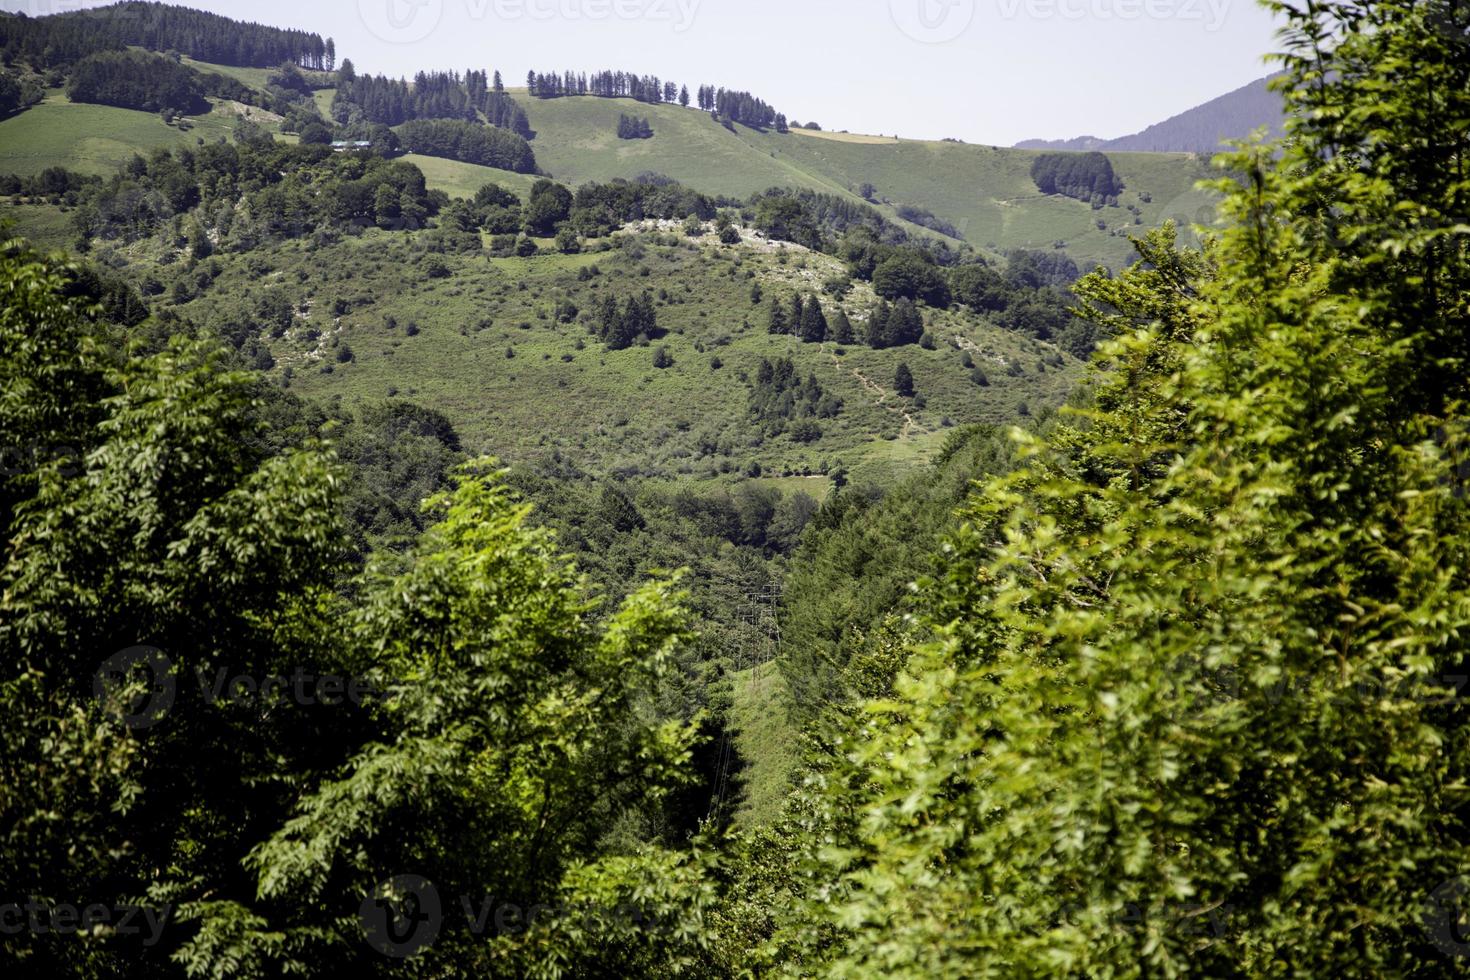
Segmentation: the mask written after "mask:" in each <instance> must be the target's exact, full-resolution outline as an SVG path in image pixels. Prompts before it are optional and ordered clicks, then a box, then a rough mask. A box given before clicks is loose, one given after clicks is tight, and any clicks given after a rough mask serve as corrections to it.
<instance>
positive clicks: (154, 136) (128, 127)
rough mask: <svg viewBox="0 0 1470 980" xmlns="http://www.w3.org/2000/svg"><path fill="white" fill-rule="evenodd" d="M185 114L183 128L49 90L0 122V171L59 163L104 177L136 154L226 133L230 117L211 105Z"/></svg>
mask: <svg viewBox="0 0 1470 980" xmlns="http://www.w3.org/2000/svg"><path fill="white" fill-rule="evenodd" d="M188 119H189V122H190V124H191V125H192V127H193V128H192V129H190V130H189V131H188V132H184V131H182V130H180V129H178V128H177V127H174V126H169V125H166V124H165V123H164V121H163V120H162V119H160V118H159V117H158V115H157V114H155V113H150V112H138V111H136V110H133V109H117V108H114V107H112V106H101V105H86V104H80V103H73V102H69V101H67V99H66V96H64V95H62V94H61V93H60V92H53V93H51V94H50V95H48V96H47V97H46V100H45V101H44V102H42V103H41V104H40V105H35V106H32V107H31V108H29V109H27V110H26V111H24V112H22V113H20V114H19V115H15V116H11V117H10V118H9V119H6V120H4V121H3V122H0V173H15V174H21V175H23V176H29V175H31V174H38V173H40V172H41V171H42V170H45V169H46V168H47V167H55V166H63V167H66V168H67V169H68V170H75V171H77V172H79V173H84V174H94V175H98V176H108V175H111V174H112V173H114V172H115V171H116V170H117V168H118V165H119V164H122V163H123V162H125V161H127V160H128V159H130V158H131V157H132V156H133V155H134V154H136V153H141V154H148V153H151V152H152V151H154V150H156V149H159V148H161V147H175V146H191V145H194V144H195V143H197V141H199V140H201V139H203V140H214V139H218V138H220V137H227V136H228V135H229V134H230V132H231V130H232V129H233V126H234V120H235V116H234V115H233V114H232V113H230V112H228V111H227V110H225V109H222V108H220V107H216V109H215V110H214V111H213V112H210V113H209V114H207V115H202V116H190V117H188Z"/></svg>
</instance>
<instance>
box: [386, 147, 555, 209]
mask: <svg viewBox="0 0 1470 980" xmlns="http://www.w3.org/2000/svg"><path fill="white" fill-rule="evenodd" d="M401 159H403V160H405V161H407V162H409V163H412V164H413V165H414V166H416V167H418V168H419V169H420V170H422V171H423V172H424V182H425V183H426V184H427V185H428V187H429V189H430V190H439V191H443V192H444V193H446V194H448V195H449V196H450V197H473V196H474V195H475V191H477V190H479V189H480V188H481V187H484V186H485V185H486V184H499V185H500V186H501V187H503V188H505V189H506V190H508V191H510V192H511V193H513V194H516V195H518V196H519V197H520V198H521V200H525V199H526V198H527V197H529V196H530V194H531V185H532V184H534V183H535V182H536V178H535V177H534V176H532V175H530V174H518V173H514V172H513V171H510V170H497V169H495V168H494V167H481V166H479V165H477V164H473V163H460V162H459V161H458V160H445V159H443V158H441V157H426V156H423V155H422V154H418V153H408V154H405V155H404V156H403V157H402V158H401Z"/></svg>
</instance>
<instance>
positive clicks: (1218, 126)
mask: <svg viewBox="0 0 1470 980" xmlns="http://www.w3.org/2000/svg"><path fill="white" fill-rule="evenodd" d="M1274 77H1275V76H1274V75H1268V76H1267V77H1265V78H1258V79H1256V80H1255V81H1254V82H1251V83H1250V84H1249V85H1243V86H1241V87H1240V88H1238V89H1236V90H1235V91H1233V92H1227V93H1225V94H1224V95H1222V96H1220V97H1219V98H1215V99H1211V100H1210V101H1208V102H1206V103H1204V104H1203V105H1197V106H1195V107H1194V108H1193V109H1187V110H1185V111H1184V112H1181V113H1179V114H1178V115H1177V116H1170V117H1169V118H1168V119H1165V120H1164V121H1163V122H1158V123H1154V124H1153V125H1152V126H1149V127H1148V128H1147V129H1144V130H1142V131H1141V132H1137V133H1133V134H1132V135H1130V136H1120V137H1118V138H1117V139H1112V140H1104V139H1099V138H1098V137H1096V136H1077V137H1074V138H1073V139H1065V140H1042V139H1032V140H1022V141H1021V142H1020V143H1017V144H1016V147H1015V148H1016V149H1022V150H1120V151H1140V152H1147V153H1199V154H1212V153H1214V152H1216V151H1217V150H1219V149H1220V148H1221V147H1222V142H1223V141H1224V140H1227V139H1240V138H1243V137H1245V136H1248V135H1250V134H1251V133H1252V132H1253V131H1255V130H1256V129H1257V128H1259V127H1261V126H1265V127H1267V128H1268V131H1269V133H1270V135H1271V136H1273V137H1274V136H1279V135H1280V134H1281V124H1282V120H1283V116H1282V109H1281V96H1280V95H1278V94H1277V93H1275V92H1272V91H1270V89H1269V88H1267V85H1268V84H1269V83H1270V81H1271V79H1272V78H1274Z"/></svg>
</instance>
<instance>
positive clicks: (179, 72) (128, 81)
mask: <svg viewBox="0 0 1470 980" xmlns="http://www.w3.org/2000/svg"><path fill="white" fill-rule="evenodd" d="M66 95H67V98H69V99H71V100H72V101H73V102H95V103H98V104H99V105H115V106H120V107H122V108H124V109H142V110H143V111H144V112H172V113H176V114H178V115H192V114H194V113H198V112H203V111H205V110H207V109H208V108H209V103H207V102H206V101H205V100H204V95H203V92H202V90H201V87H200V85H199V76H198V74H197V73H196V72H195V71H194V70H193V69H191V68H186V67H185V66H183V65H180V64H177V63H175V62H174V61H171V60H170V59H168V58H165V57H163V56H162V55H156V54H150V53H148V52H146V51H107V52H103V53H101V54H94V55H90V56H88V57H86V58H83V59H82V60H81V61H79V62H77V63H76V65H75V66H74V67H73V68H72V73H71V80H70V82H69V83H68V84H67V88H66Z"/></svg>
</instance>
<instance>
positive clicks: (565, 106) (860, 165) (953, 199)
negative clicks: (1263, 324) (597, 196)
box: [523, 97, 1212, 267]
mask: <svg viewBox="0 0 1470 980" xmlns="http://www.w3.org/2000/svg"><path fill="white" fill-rule="evenodd" d="M523 103H524V104H525V106H526V112H527V115H528V116H529V117H530V120H531V126H532V128H533V129H534V130H536V138H535V140H534V141H533V142H532V147H533V148H534V149H535V152H536V159H537V161H538V162H539V163H540V165H541V166H542V167H543V168H544V169H546V170H547V171H549V172H550V173H551V174H552V175H553V176H554V177H555V178H556V179H558V180H561V181H565V182H567V183H570V184H573V185H575V184H578V183H581V182H583V181H588V180H607V179H610V178H613V177H628V178H631V177H636V176H637V175H638V174H640V173H646V172H650V171H651V172H656V173H662V174H665V175H667V176H669V177H673V178H674V179H676V180H678V181H680V182H681V183H685V184H688V185H689V186H691V187H694V188H696V189H697V190H701V191H704V192H705V193H707V194H726V195H730V196H736V197H743V196H747V195H749V194H751V193H754V192H756V191H760V190H764V189H766V188H768V187H773V186H789V187H807V188H811V189H813V190H818V191H823V192H825V193H829V194H841V195H844V196H847V197H850V198H851V199H852V200H854V201H857V200H860V198H858V196H857V193H856V192H857V190H858V189H859V188H860V187H861V186H862V185H863V184H865V183H866V184H872V185H873V186H874V188H875V202H876V203H877V204H878V206H879V209H880V210H881V211H883V212H884V213H885V216H886V217H889V218H890V219H891V220H894V221H896V222H898V223H900V224H904V225H907V226H908V227H909V228H910V229H911V230H920V229H918V228H917V226H915V225H913V224H911V223H909V222H905V221H903V220H902V219H901V218H900V216H899V214H898V211H897V206H898V205H909V206H912V207H919V208H923V209H925V210H928V211H931V212H933V213H934V214H936V215H938V216H939V217H941V218H943V219H946V220H948V221H950V222H951V223H953V224H954V225H955V226H956V227H957V228H958V229H959V231H960V233H961V234H963V235H964V236H965V239H966V240H967V241H968V242H970V243H971V244H972V245H974V246H975V247H977V248H980V249H990V250H992V251H1001V252H1003V251H1005V250H1007V249H1011V248H1050V247H1052V245H1053V244H1054V243H1055V242H1058V241H1060V242H1065V247H1066V249H1067V251H1068V253H1069V254H1071V255H1073V256H1074V257H1075V258H1076V259H1077V260H1078V261H1093V262H1101V263H1105V264H1108V265H1111V266H1114V267H1116V266H1118V265H1121V264H1122V263H1123V262H1124V261H1125V260H1126V259H1127V257H1128V255H1129V254H1130V252H1131V246H1130V245H1129V244H1128V241H1127V238H1126V237H1124V235H1123V234H1122V232H1126V231H1127V230H1128V229H1130V228H1133V227H1136V225H1135V222H1134V215H1133V214H1132V213H1130V212H1128V211H1125V210H1123V209H1121V208H1107V209H1104V210H1102V211H1100V212H1094V211H1092V209H1091V208H1090V207H1088V205H1086V204H1083V203H1081V202H1078V201H1074V200H1071V199H1069V198H1064V197H1061V196H1057V195H1050V196H1049V195H1044V194H1042V193H1040V192H1039V191H1038V190H1037V189H1036V185H1035V184H1034V183H1033V182H1032V180H1031V176H1030V168H1031V161H1032V160H1033V159H1034V158H1035V156H1036V154H1035V153H1034V152H1032V151H1027V150H1011V149H1005V148H996V147H989V146H976V145H968V144H963V143H950V142H943V141H923V140H895V139H889V138H881V137H861V136H851V135H848V134H842V133H823V132H814V131H808V130H800V129H798V130H793V131H792V132H791V133H789V134H778V133H774V132H760V131H757V130H753V129H749V128H747V127H745V126H740V125H737V126H736V127H735V131H734V132H731V131H729V130H726V129H725V128H723V127H721V126H720V125H719V124H718V123H716V122H715V121H714V120H713V119H711V118H710V117H709V116H708V115H707V114H705V113H702V112H698V111H696V110H693V109H684V108H681V107H679V106H674V105H660V106H650V105H643V104H641V103H636V102H633V101H631V100H626V99H597V98H591V97H579V98H563V99H551V100H540V99H523ZM627 112H636V113H637V114H638V115H640V116H644V117H646V118H648V119H649V121H650V123H651V124H652V126H653V131H654V136H653V138H652V139H647V140H619V139H618V138H617V136H616V134H615V129H616V126H617V119H618V116H619V114H621V113H627ZM1113 165H1114V167H1115V169H1116V170H1117V172H1118V174H1119V176H1120V177H1122V179H1123V181H1124V183H1125V184H1126V185H1127V188H1128V190H1127V192H1126V193H1125V195H1124V198H1125V200H1124V203H1125V204H1132V205H1135V206H1136V207H1138V209H1139V213H1138V218H1139V221H1138V225H1142V226H1151V225H1154V224H1158V223H1161V222H1162V221H1163V220H1165V219H1166V218H1171V217H1172V218H1176V219H1182V221H1183V222H1185V223H1187V222H1192V221H1196V220H1200V218H1201V217H1204V216H1205V213H1204V212H1203V211H1202V210H1201V209H1202V208H1203V209H1206V210H1207V206H1208V204H1209V202H1210V201H1211V200H1212V197H1211V196H1210V195H1209V194H1205V193H1202V192H1198V191H1195V190H1194V183H1195V182H1196V181H1197V180H1199V179H1200V178H1202V177H1204V176H1207V175H1208V173H1209V171H1208V168H1207V167H1206V165H1205V164H1204V163H1203V162H1202V161H1200V160H1198V159H1195V158H1193V157H1191V156H1189V155H1186V154H1170V155H1159V154H1123V155H1119V156H1115V157H1114V158H1113ZM1140 195H1142V196H1143V197H1146V198H1148V200H1143V199H1142V198H1141V197H1140ZM1099 219H1102V220H1103V221H1104V223H1105V225H1106V227H1105V228H1103V229H1100V228H1098V227H1097V222H1098V220H1099Z"/></svg>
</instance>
